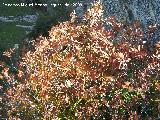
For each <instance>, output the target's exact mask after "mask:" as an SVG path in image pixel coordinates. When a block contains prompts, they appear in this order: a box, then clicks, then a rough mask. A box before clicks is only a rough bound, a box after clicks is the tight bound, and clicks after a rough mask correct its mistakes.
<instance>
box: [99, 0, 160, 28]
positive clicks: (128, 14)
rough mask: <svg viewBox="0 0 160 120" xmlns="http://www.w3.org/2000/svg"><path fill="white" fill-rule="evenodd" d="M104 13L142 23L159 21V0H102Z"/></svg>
mask: <svg viewBox="0 0 160 120" xmlns="http://www.w3.org/2000/svg"><path fill="white" fill-rule="evenodd" d="M102 3H103V6H104V10H105V15H106V16H110V15H114V16H116V18H118V20H122V19H126V20H127V21H128V22H132V21H133V20H140V21H141V22H142V23H143V25H147V24H151V23H160V0H103V2H102Z"/></svg>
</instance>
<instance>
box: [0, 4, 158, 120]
mask: <svg viewBox="0 0 160 120" xmlns="http://www.w3.org/2000/svg"><path fill="white" fill-rule="evenodd" d="M102 13H103V10H102V6H101V5H99V4H98V3H96V4H94V5H93V7H92V8H91V9H89V10H88V11H87V12H86V14H85V15H84V20H83V21H82V22H81V23H76V18H75V21H73V19H72V22H70V21H67V22H64V23H60V25H57V26H54V27H52V29H51V30H50V31H49V37H48V38H45V37H42V36H40V37H39V38H37V39H36V40H34V41H33V42H35V43H34V47H35V48H34V50H32V51H28V52H27V53H25V54H24V55H23V57H22V60H21V61H20V62H19V64H18V66H17V68H18V70H17V72H16V73H14V74H11V73H10V74H9V73H8V68H6V67H3V66H2V68H4V70H3V71H2V73H1V74H0V79H2V80H4V81H7V82H8V83H11V82H12V81H13V80H16V82H15V83H14V84H12V85H11V86H10V87H8V88H7V91H6V93H7V95H8V99H9V103H8V116H9V119H13V118H17V119H18V118H19V119H22V120H23V119H25V120H27V119H30V120H31V119H46V120H49V119H58V118H59V119H71V120H72V119H73V120H74V119H87V120H88V119H107V120H109V119H117V120H119V119H126V118H128V119H142V118H143V119H149V118H150V117H151V118H152V119H155V118H157V117H158V114H159V112H160V109H159V104H160V103H159V100H160V96H159V92H160V82H159V80H160V48H159V44H158V43H157V44H156V46H155V47H154V49H152V51H151V50H150V49H149V44H144V42H147V43H149V40H150V36H151V34H152V33H153V32H154V30H156V27H155V26H149V29H148V32H144V31H143V29H142V28H141V24H140V22H139V21H135V23H133V25H127V24H122V23H118V22H117V21H116V19H115V18H114V17H109V18H108V19H107V23H108V24H110V25H111V27H110V28H109V27H104V24H105V23H106V21H104V20H103V18H102ZM145 36H147V37H145ZM145 38H147V39H146V40H147V41H144V40H145ZM3 78H5V79H3Z"/></svg>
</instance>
